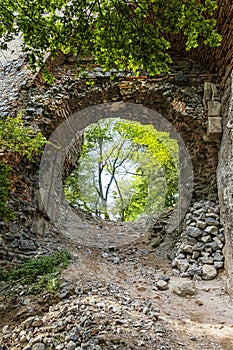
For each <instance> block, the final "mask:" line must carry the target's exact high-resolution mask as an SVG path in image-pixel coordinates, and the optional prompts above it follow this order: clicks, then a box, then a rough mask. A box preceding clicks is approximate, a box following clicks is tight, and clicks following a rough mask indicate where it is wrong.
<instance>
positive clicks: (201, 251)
mask: <svg viewBox="0 0 233 350" xmlns="http://www.w3.org/2000/svg"><path fill="white" fill-rule="evenodd" d="M224 244H225V236H224V232H223V228H222V227H221V224H220V216H219V205H218V204H216V203H214V202H205V201H200V202H195V203H193V205H192V206H191V207H190V208H189V212H188V213H187V214H186V218H185V220H184V223H183V226H182V230H181V234H180V239H179V241H178V242H177V243H176V246H175V248H174V249H173V251H172V253H171V258H172V267H173V268H174V270H173V272H174V273H175V274H176V275H180V276H181V277H191V278H196V277H197V276H199V277H202V278H203V279H212V278H215V277H216V275H217V271H216V269H217V270H219V269H221V268H223V266H224V256H223V247H224ZM220 262H221V264H220ZM209 265H211V266H209Z"/></svg>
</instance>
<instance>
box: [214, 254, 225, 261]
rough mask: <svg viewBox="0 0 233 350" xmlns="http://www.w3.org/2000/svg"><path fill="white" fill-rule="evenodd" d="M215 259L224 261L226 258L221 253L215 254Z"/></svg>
mask: <svg viewBox="0 0 233 350" xmlns="http://www.w3.org/2000/svg"><path fill="white" fill-rule="evenodd" d="M213 258H214V261H224V256H223V255H222V254H219V253H216V254H214V256H213Z"/></svg>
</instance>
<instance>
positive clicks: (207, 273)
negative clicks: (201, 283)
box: [202, 265, 217, 280]
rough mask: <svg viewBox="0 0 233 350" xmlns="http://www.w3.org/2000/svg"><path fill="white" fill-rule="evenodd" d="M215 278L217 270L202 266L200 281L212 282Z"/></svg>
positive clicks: (212, 267)
mask: <svg viewBox="0 0 233 350" xmlns="http://www.w3.org/2000/svg"><path fill="white" fill-rule="evenodd" d="M216 276H217V270H216V268H215V267H214V266H213V265H204V266H203V268H202V279H203V280H212V279H214V278H215V277H216Z"/></svg>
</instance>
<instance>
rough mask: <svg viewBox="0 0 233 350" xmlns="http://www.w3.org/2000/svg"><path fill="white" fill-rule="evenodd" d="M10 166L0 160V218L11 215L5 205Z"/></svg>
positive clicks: (7, 218) (6, 217)
mask: <svg viewBox="0 0 233 350" xmlns="http://www.w3.org/2000/svg"><path fill="white" fill-rule="evenodd" d="M10 170H11V167H9V166H7V165H6V164H4V163H3V162H0V184H1V185H0V220H2V219H3V218H5V219H6V220H9V219H10V218H11V217H12V212H11V211H10V210H9V209H8V208H7V207H6V203H7V198H8V191H9V187H10V181H9V179H8V176H9V173H10Z"/></svg>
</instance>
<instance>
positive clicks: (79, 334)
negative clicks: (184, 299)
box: [0, 283, 171, 350]
mask: <svg viewBox="0 0 233 350" xmlns="http://www.w3.org/2000/svg"><path fill="white" fill-rule="evenodd" d="M73 293H74V294H73V295H72V296H70V297H69V298H64V300H62V301H60V302H59V303H57V304H56V305H54V306H50V307H49V310H48V312H47V313H45V314H44V315H43V316H30V317H28V318H27V319H26V320H25V321H23V322H22V323H20V324H19V325H16V326H14V327H12V326H10V325H6V326H4V327H3V329H2V334H1V333H0V349H5V350H7V349H17V350H45V349H56V350H63V349H68V350H79V349H80V350H84V349H86V350H91V349H95V350H98V349H108V350H110V349H139V348H141V347H144V346H146V345H147V346H149V348H150V349H152V348H153V349H154V348H156V349H161V350H162V349H171V348H170V346H169V344H167V345H166V338H167V330H166V329H165V327H164V325H163V323H162V321H159V320H158V316H159V313H160V310H159V309H158V308H155V307H153V306H152V305H151V302H150V301H149V300H142V299H140V298H131V296H130V295H129V293H128V292H127V291H126V290H125V289H124V288H122V287H121V286H117V285H113V284H111V285H104V284H101V283H99V284H98V285H96V286H94V285H93V284H92V285H89V286H88V285H86V286H85V288H82V290H80V289H79V288H78V287H77V288H76V290H75V291H73Z"/></svg>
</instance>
